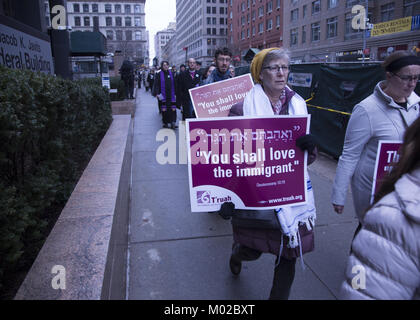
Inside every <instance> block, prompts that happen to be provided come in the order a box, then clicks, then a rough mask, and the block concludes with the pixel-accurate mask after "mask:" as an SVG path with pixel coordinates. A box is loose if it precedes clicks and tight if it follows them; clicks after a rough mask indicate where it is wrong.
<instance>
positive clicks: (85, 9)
mask: <svg viewBox="0 0 420 320" xmlns="http://www.w3.org/2000/svg"><path fill="white" fill-rule="evenodd" d="M83 12H84V13H87V12H89V4H88V3H84V4H83Z"/></svg>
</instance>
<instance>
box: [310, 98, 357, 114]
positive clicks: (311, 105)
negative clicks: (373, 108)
mask: <svg viewBox="0 0 420 320" xmlns="http://www.w3.org/2000/svg"><path fill="white" fill-rule="evenodd" d="M314 96H315V94H314V93H311V97H310V98H309V99H307V100H305V102H308V101H311V100H312V99H313V98H314ZM306 105H307V106H308V107H312V108H317V109H321V110H326V111H331V112H336V113H340V114H344V115H346V116H350V115H351V113H348V112H344V111H338V110H334V109H330V108H323V107H320V106H314V105H313V104H309V103H307V104H306Z"/></svg>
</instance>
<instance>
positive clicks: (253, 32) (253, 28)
mask: <svg viewBox="0 0 420 320" xmlns="http://www.w3.org/2000/svg"><path fill="white" fill-rule="evenodd" d="M252 35H253V36H255V26H254V27H252Z"/></svg>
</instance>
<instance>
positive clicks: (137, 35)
mask: <svg viewBox="0 0 420 320" xmlns="http://www.w3.org/2000/svg"><path fill="white" fill-rule="evenodd" d="M135 37H136V40H141V31H136V35H135Z"/></svg>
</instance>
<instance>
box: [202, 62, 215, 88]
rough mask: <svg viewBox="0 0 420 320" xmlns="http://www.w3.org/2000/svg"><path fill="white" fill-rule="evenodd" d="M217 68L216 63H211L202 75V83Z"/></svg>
mask: <svg viewBox="0 0 420 320" xmlns="http://www.w3.org/2000/svg"><path fill="white" fill-rule="evenodd" d="M214 69H216V65H215V64H213V63H212V64H211V65H209V66H208V67H207V68H206V69H204V72H203V76H202V77H201V83H202V84H204V82H205V80H206V79H207V78H208V77H209V75H210V74H211V73H212V72H213V70H214Z"/></svg>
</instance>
